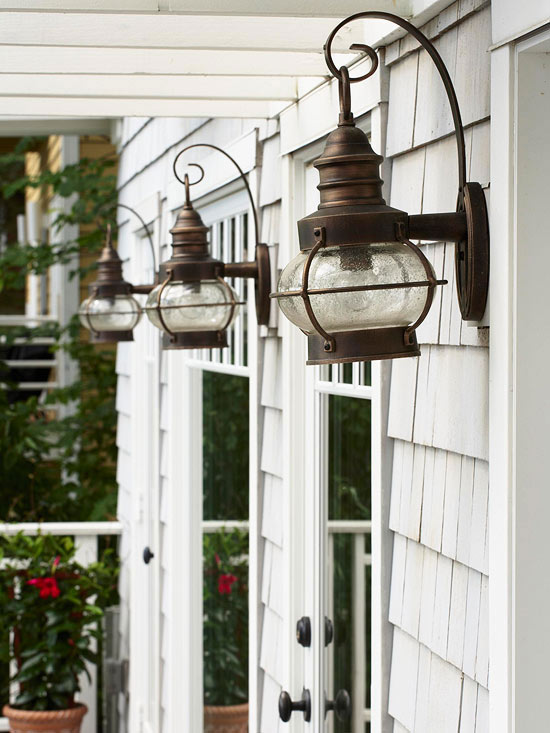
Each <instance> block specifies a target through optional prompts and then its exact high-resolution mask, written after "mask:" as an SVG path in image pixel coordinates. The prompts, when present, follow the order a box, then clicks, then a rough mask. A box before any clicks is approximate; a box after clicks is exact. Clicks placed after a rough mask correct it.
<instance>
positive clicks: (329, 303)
mask: <svg viewBox="0 0 550 733" xmlns="http://www.w3.org/2000/svg"><path fill="white" fill-rule="evenodd" d="M368 18H377V19H382V20H389V21H392V22H394V23H395V24H397V25H399V26H401V27H402V28H404V29H405V30H407V31H408V32H409V33H411V34H412V35H413V36H414V37H415V38H416V39H417V40H418V41H419V43H420V44H421V46H423V47H424V48H425V49H426V51H427V52H428V53H429V55H430V57H431V58H432V60H433V61H434V63H435V66H436V68H437V70H438V71H439V73H440V75H441V78H442V80H443V84H444V87H445V90H446V93H447V96H448V99H449V103H450V106H451V112H452V116H453V121H454V125H455V137H456V141H457V151H458V178H459V185H458V204H457V211H456V212H453V213H441V214H419V215H414V216H410V215H409V214H407V212H404V211H399V210H398V209H394V208H392V207H390V206H387V204H386V202H385V200H384V198H383V196H382V183H383V182H382V180H381V178H380V172H379V170H380V165H381V163H382V162H383V157H382V156H381V155H377V154H376V153H375V152H374V151H373V149H372V147H371V146H370V143H369V141H368V139H367V136H366V135H365V133H364V132H363V131H362V130H360V129H359V128H357V127H356V126H355V121H354V119H353V114H352V112H351V93H350V89H351V84H352V83H355V82H359V81H363V80H365V79H367V78H368V77H370V76H371V75H372V74H373V73H374V72H375V71H376V69H377V67H378V56H377V54H376V52H375V51H374V50H373V49H372V48H370V47H369V46H366V45H362V44H354V45H353V46H352V47H351V49H352V50H359V51H363V52H364V53H366V54H367V55H368V57H369V58H370V60H371V67H370V69H369V70H368V71H367V72H366V73H365V74H363V75H362V76H359V77H357V78H350V75H349V71H348V68H347V67H345V66H343V67H341V68H340V69H338V68H337V67H336V65H335V64H334V61H333V59H332V54H331V45H332V41H333V39H334V36H335V35H336V33H337V32H338V31H339V30H340V29H341V28H342V27H343V26H345V25H346V24H347V23H349V22H350V21H353V20H357V19H368ZM324 51H325V59H326V62H327V66H328V68H329V70H330V71H331V73H332V74H333V75H334V76H335V77H336V78H337V79H338V87H339V101H340V116H339V121H338V127H337V129H336V130H334V131H333V132H332V133H331V134H330V135H329V136H328V139H327V143H326V146H325V149H324V151H323V154H322V155H321V156H320V157H319V158H318V159H317V160H315V161H314V163H313V165H314V166H315V167H316V168H317V169H318V170H319V176H320V183H319V186H318V189H319V191H320V204H319V207H318V209H317V211H315V212H313V213H312V214H309V215H308V216H306V217H304V218H303V219H301V220H300V221H299V222H298V234H299V240H300V254H298V256H297V257H296V258H294V260H292V261H291V262H290V263H289V264H288V265H287V266H286V267H285V268H284V270H283V272H282V274H281V277H280V279H279V285H278V291H277V292H276V293H272V294H271V297H272V298H276V299H278V301H279V307H280V308H281V310H282V311H283V313H284V314H285V315H286V316H287V317H288V318H289V319H290V320H291V321H292V322H293V323H294V324H295V325H297V326H298V327H299V328H301V329H302V330H303V331H304V332H305V333H306V334H307V336H308V357H309V358H308V362H307V363H308V364H331V363H339V362H351V361H370V360H373V359H393V358H398V357H406V356H418V355H419V354H420V349H419V346H418V342H417V338H416V333H415V332H416V329H417V328H418V326H419V325H420V324H421V323H422V322H423V321H424V319H425V318H426V317H427V315H428V313H429V311H430V308H431V306H432V302H433V298H434V291H435V287H436V286H437V285H444V284H445V283H446V280H438V279H436V276H435V274H434V271H433V268H432V266H431V264H430V262H429V260H428V259H427V258H426V256H425V254H424V253H423V251H422V249H421V248H420V247H419V246H417V245H416V244H414V243H413V242H412V241H411V240H431V241H442V242H455V243H456V249H455V270H456V278H455V279H456V284H457V294H458V299H459V304H460V309H461V313H462V317H463V318H464V319H465V320H469V321H479V320H481V318H482V317H483V313H484V310H485V304H486V300H487V289H488V276H489V230H488V218H487V207H486V202H485V197H484V194H483V191H482V189H481V186H480V184H479V183H475V182H468V181H466V153H465V143H464V130H463V127H462V120H461V116H460V110H459V106H458V100H457V97H456V93H455V90H454V87H453V84H452V81H451V79H450V76H449V72H448V71H447V69H446V67H445V64H444V63H443V60H442V59H441V57H440V55H439V53H438V52H437V50H436V49H435V47H434V46H433V44H432V43H431V42H430V41H429V40H428V38H426V36H425V35H424V34H423V33H422V32H421V31H419V30H418V29H417V28H415V27H414V26H413V25H411V24H410V23H409V22H408V21H406V20H403V19H402V18H399V17H398V16H396V15H393V14H391V13H385V12H379V11H366V12H363V13H356V14H355V15H352V16H350V17H349V18H346V19H345V20H344V21H342V22H341V23H339V24H338V25H337V26H336V27H335V28H334V30H333V31H332V32H331V34H330V35H329V37H328V39H327V43H326V45H325V48H324ZM399 247H401V248H402V249H401V250H400V249H399ZM405 249H406V250H407V251H408V256H405V255H403V254H402V252H403V251H404V250H405ZM384 263H385V264H384ZM384 270H386V272H384ZM392 270H393V277H391V276H390V275H391V274H392ZM352 271H353V276H352V275H351V274H350V273H351V272H352ZM422 290H424V291H425V297H424V299H422V298H421V297H420V294H421V292H422ZM384 308H385V309H386V310H385V312H383V309H384Z"/></svg>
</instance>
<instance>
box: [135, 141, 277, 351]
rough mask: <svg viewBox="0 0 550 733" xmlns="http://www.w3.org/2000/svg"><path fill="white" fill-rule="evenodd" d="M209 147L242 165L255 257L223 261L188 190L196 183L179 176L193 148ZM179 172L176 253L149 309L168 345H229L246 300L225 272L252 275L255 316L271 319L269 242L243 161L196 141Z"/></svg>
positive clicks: (164, 266) (165, 268) (262, 320)
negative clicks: (262, 236) (262, 235)
mask: <svg viewBox="0 0 550 733" xmlns="http://www.w3.org/2000/svg"><path fill="white" fill-rule="evenodd" d="M197 147H206V148H212V149H213V150H217V151H218V152H220V153H222V154H223V155H225V157H226V158H228V159H229V160H230V161H231V162H232V163H233V165H234V166H235V167H236V168H237V170H238V172H239V175H240V177H241V179H242V181H243V183H244V186H245V188H246V192H247V194H248V198H249V199H250V204H251V208H252V212H253V217H254V231H255V235H256V250H255V260H254V261H253V262H237V263H224V262H221V260H217V259H215V258H213V257H212V256H211V255H210V248H209V245H208V237H207V234H208V227H206V226H205V225H204V224H203V221H202V219H201V217H200V216H199V214H198V213H197V212H196V211H195V209H194V208H193V205H192V203H191V197H190V195H189V189H190V186H191V185H196V184H197V183H200V181H202V179H203V178H204V170H203V168H202V166H200V165H199V164H198V163H190V165H192V166H195V167H196V168H198V169H199V170H200V177H199V178H198V180H196V181H194V182H193V183H192V184H191V183H190V182H189V177H188V175H187V174H185V176H184V179H183V181H182V179H181V178H180V177H179V175H178V173H177V169H176V165H177V162H178V160H179V158H180V156H181V155H183V153H185V152H187V151H188V150H190V149H191V148H197ZM173 169H174V175H175V176H176V178H177V179H178V181H180V182H181V183H183V184H184V186H185V204H184V206H183V209H182V210H181V211H180V213H179V214H178V217H177V219H176V223H175V225H174V227H173V228H172V229H171V230H170V233H171V235H172V257H171V258H170V259H169V260H167V261H166V262H163V263H162V264H161V266H160V271H159V278H158V284H157V285H156V286H155V288H154V289H153V290H151V292H150V294H149V297H148V298H147V303H146V305H145V312H146V313H147V316H148V318H149V320H150V321H151V323H152V324H153V325H154V326H156V327H157V328H160V329H161V330H162V331H164V338H163V344H164V347H165V348H168V349H170V348H171V349H194V348H205V347H206V348H215V347H224V346H227V329H228V327H229V326H230V325H231V323H232V322H233V320H234V318H235V316H236V314H237V309H238V307H239V306H240V305H244V304H243V303H241V302H239V301H238V300H237V294H236V293H235V291H234V290H233V288H232V287H231V286H230V285H229V283H228V282H226V280H225V279H224V277H252V278H254V279H255V281H256V317H257V319H258V323H259V324H261V325H267V323H268V320H269V288H270V284H271V275H270V264H269V252H268V248H267V245H265V244H262V243H260V242H259V235H258V234H259V233H258V216H257V212H256V207H255V206H254V200H253V198H252V192H251V190H250V186H249V185H248V181H247V180H246V176H245V174H244V172H243V170H242V169H241V167H240V166H239V165H238V163H237V162H236V161H235V160H234V159H233V158H232V157H231V156H230V155H229V154H228V153H226V152H225V150H222V149H221V148H219V147H217V146H216V145H211V144H209V143H196V144H195V145H189V146H187V147H186V148H184V149H183V150H181V151H180V152H179V153H178V155H177V156H176V158H175V160H174V164H173Z"/></svg>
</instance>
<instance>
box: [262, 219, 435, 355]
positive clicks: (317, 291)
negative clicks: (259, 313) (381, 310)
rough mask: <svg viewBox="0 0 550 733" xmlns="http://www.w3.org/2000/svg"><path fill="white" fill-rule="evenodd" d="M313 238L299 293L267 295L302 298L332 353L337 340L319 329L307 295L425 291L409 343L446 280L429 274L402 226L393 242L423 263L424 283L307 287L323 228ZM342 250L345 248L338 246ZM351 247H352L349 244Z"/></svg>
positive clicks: (322, 239) (428, 267)
mask: <svg viewBox="0 0 550 733" xmlns="http://www.w3.org/2000/svg"><path fill="white" fill-rule="evenodd" d="M314 235H315V237H316V239H317V242H316V244H315V245H314V246H313V247H312V249H311V250H309V252H308V256H307V259H306V262H305V264H304V269H303V272H302V287H301V289H300V290H287V291H286V292H279V293H272V294H271V295H270V297H271V298H292V297H301V298H302V300H303V301H304V308H305V310H306V313H307V315H308V318H309V320H310V322H311V325H312V327H313V329H314V331H316V332H317V333H318V334H319V335H320V336H321V337H322V338H323V339H324V341H325V343H324V350H325V351H326V352H331V351H334V349H335V345H336V340H335V338H334V336H331V334H330V333H328V332H327V331H325V329H324V328H323V327H322V326H321V324H320V323H319V320H318V319H317V317H316V315H315V312H314V310H313V306H312V304H311V299H310V295H329V294H333V293H359V292H366V291H375V290H404V289H409V288H426V291H427V292H426V303H425V305H424V308H423V310H422V313H421V314H420V316H419V317H418V318H417V320H416V321H415V322H414V323H413V324H412V325H410V326H409V327H408V328H407V329H406V330H405V343H406V344H410V343H411V336H412V334H413V333H414V331H415V330H416V329H417V328H418V326H420V324H421V323H422V322H423V321H424V320H425V318H426V316H427V315H428V313H429V310H430V308H431V305H432V302H433V296H434V291H435V288H436V286H437V285H447V282H448V281H447V280H437V279H436V278H435V277H434V275H433V271H432V267H431V265H430V262H429V260H428V258H427V257H426V255H425V254H424V252H422V250H421V249H420V247H418V246H417V245H416V244H414V243H413V242H411V241H410V240H409V239H407V237H406V236H405V227H404V225H403V224H402V222H397V223H396V240H397V241H399V242H402V244H404V245H405V246H406V247H408V248H409V249H411V250H412V251H413V252H414V254H415V255H416V256H417V257H418V259H419V260H420V262H421V263H422V266H423V267H424V271H425V272H426V280H418V281H410V282H402V283H376V284H372V285H350V286H346V287H333V288H310V287H309V272H310V269H311V265H312V262H313V259H314V257H315V256H316V255H317V253H318V252H319V250H320V249H322V248H323V247H326V240H325V230H324V227H320V228H319V229H316V230H315V231H314ZM341 246H343V247H345V246H346V245H345V244H343V245H341ZM348 246H352V245H348Z"/></svg>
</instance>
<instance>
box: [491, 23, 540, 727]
mask: <svg viewBox="0 0 550 733" xmlns="http://www.w3.org/2000/svg"><path fill="white" fill-rule="evenodd" d="M541 41H546V42H547V41H548V34H545V35H542V34H541V35H539V36H538V37H534V38H532V39H530V40H529V41H528V42H526V43H524V44H521V45H519V46H518V47H517V48H514V47H513V46H503V47H500V48H498V49H496V50H494V51H493V52H492V56H491V105H492V107H491V215H490V225H491V251H492V257H491V287H490V301H491V308H490V312H491V330H490V380H489V384H490V430H489V435H490V446H489V450H490V453H489V471H490V495H489V524H490V527H491V531H490V538H489V543H490V545H489V557H490V578H491V582H490V584H489V594H490V597H489V603H490V607H491V608H492V609H493V611H494V609H498V613H494V612H493V613H491V623H490V689H491V695H490V733H516V732H517V733H521V731H523V730H528V729H531V728H532V727H533V721H534V718H533V716H535V717H536V715H537V711H538V710H540V706H541V705H544V695H545V691H544V685H542V686H541V684H542V680H541V672H540V665H541V663H543V664H546V660H547V656H548V650H547V647H548V634H546V633H544V631H541V630H544V629H545V628H546V625H547V624H546V620H545V619H547V617H548V612H549V609H550V593H549V589H548V583H547V581H546V578H542V577H539V576H538V575H537V578H536V580H534V581H533V579H532V575H531V573H532V572H535V569H536V567H538V565H537V563H538V558H539V557H540V552H541V549H540V542H543V543H544V538H545V537H546V534H547V531H546V528H545V526H544V521H543V520H544V517H545V516H546V514H547V511H546V509H545V508H544V506H545V503H546V497H547V491H546V478H547V477H546V471H545V468H544V463H543V462H541V461H540V460H539V459H538V458H537V459H536V460H534V461H533V451H536V453H537V455H539V456H540V455H541V454H542V453H540V452H539V451H540V450H541V445H540V443H539V440H543V437H544V436H545V435H546V434H547V432H548V428H547V426H546V425H545V420H546V419H547V415H548V406H547V405H546V404H545V401H546V394H547V390H546V377H545V376H544V377H542V375H541V373H540V371H539V370H540V369H541V368H542V369H543V370H545V365H546V363H547V361H548V355H547V354H546V350H547V347H546V344H545V343H539V341H538V339H537V338H536V337H535V336H534V334H536V333H538V332H539V330H540V317H541V315H542V314H541V313H539V312H538V311H537V309H536V308H535V309H534V308H533V303H532V302H531V300H530V293H532V292H536V291H537V278H539V277H540V276H539V274H538V273H540V272H545V271H546V267H545V264H544V261H543V260H544V258H545V257H546V252H545V250H544V248H541V246H539V242H540V240H539V237H538V236H536V235H535V236H533V231H532V230H530V228H529V227H530V226H532V224H531V223H530V222H533V223H534V222H536V221H537V217H540V215H541V206H540V200H539V198H540V194H542V192H543V191H544V190H545V186H546V182H545V181H543V180H542V179H540V178H539V176H540V175H541V173H542V171H543V170H544V169H545V165H544V159H543V157H542V158H541V156H544V155H545V154H546V148H544V147H542V148H540V146H539V148H538V149H539V152H540V155H539V158H538V159H537V164H536V166H535V167H533V159H532V155H533V150H534V148H533V146H536V145H537V143H536V140H537V139H538V137H539V136H540V124H542V120H543V119H545V118H546V116H542V117H541V113H543V109H542V108H541V105H543V104H544V101H545V100H544V99H542V98H541V95H540V93H539V91H537V93H535V92H534V91H533V89H532V88H531V85H533V86H534V85H536V84H537V83H538V84H539V86H538V87H537V89H540V79H537V69H536V58H537V57H536V56H535V55H534V54H535V52H536V48H535V45H536V44H538V43H540V42H541ZM529 57H531V59H529ZM525 62H528V63H530V64H531V65H532V64H533V63H535V67H533V69H532V70H531V72H530V73H529V74H528V75H526V76H520V73H519V72H520V68H521V65H522V64H523V63H525ZM545 78H546V79H547V76H546V77H545ZM540 244H541V245H542V243H540ZM493 250H494V251H493ZM533 258H534V259H533ZM533 261H537V262H538V263H539V268H538V270H536V271H535V270H533V269H532V262H533ZM529 263H531V266H529ZM526 440H527V442H526ZM542 450H543V451H544V448H542ZM543 552H544V550H543ZM541 619H542V620H541ZM543 677H544V674H543ZM536 724H537V723H535V725H536Z"/></svg>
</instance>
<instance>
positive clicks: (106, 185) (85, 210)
mask: <svg viewBox="0 0 550 733" xmlns="http://www.w3.org/2000/svg"><path fill="white" fill-rule="evenodd" d="M36 142H37V141H36V139H35V138H23V140H22V141H21V142H20V144H19V145H18V147H17V148H16V150H15V151H14V152H13V153H8V154H6V155H2V156H0V176H1V177H2V181H3V185H2V193H3V196H4V198H5V199H9V198H10V197H12V196H15V195H16V194H18V193H20V192H22V191H24V190H25V189H27V188H39V189H44V190H49V191H50V192H51V194H52V196H53V197H59V198H60V199H65V200H68V201H69V202H70V206H69V207H68V210H65V207H64V208H63V210H61V209H59V210H57V211H55V210H54V211H53V212H52V213H53V214H54V218H53V223H52V231H53V237H52V239H53V241H50V242H46V243H41V244H38V245H37V246H34V245H32V244H27V245H24V244H22V243H19V244H18V245H16V246H11V247H8V248H7V249H6V251H5V252H4V254H3V255H2V256H1V257H0V291H2V290H5V289H7V288H12V289H16V288H22V287H24V285H25V278H26V276H27V274H28V273H29V272H33V273H35V274H40V273H44V272H46V271H47V269H48V268H49V267H51V266H52V265H55V264H56V263H64V264H67V263H71V262H73V261H74V259H75V255H77V254H79V253H80V252H81V251H82V250H84V249H85V250H87V251H88V252H94V251H97V250H98V249H100V247H101V246H102V240H103V232H104V227H103V228H101V227H97V222H98V221H102V220H106V219H113V218H114V215H113V212H114V210H115V206H116V176H115V174H114V173H113V172H112V170H113V168H114V166H115V165H116V160H114V159H113V158H110V157H103V158H98V159H91V158H81V159H80V160H79V161H78V162H77V163H74V164H72V165H68V166H66V167H65V168H63V170H60V171H55V172H54V171H50V170H44V171H42V172H41V173H40V174H39V175H37V176H27V175H20V176H19V177H17V178H15V179H14V178H13V176H12V174H11V173H12V171H14V170H18V167H17V166H18V165H19V166H20V165H21V163H23V162H24V156H25V152H27V151H28V149H29V148H32V147H33V146H35V145H36ZM86 224H88V225H93V226H92V227H91V229H86V228H85V229H84V230H81V232H80V234H79V235H78V236H77V237H75V238H74V239H72V240H69V241H65V237H59V235H60V234H61V232H62V231H63V229H64V227H66V226H67V225H69V226H71V225H76V226H82V225H86ZM87 271H88V270H87V268H82V267H79V266H78V265H75V269H74V271H73V274H74V275H77V274H80V276H84V275H85V274H86V272H87Z"/></svg>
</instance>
